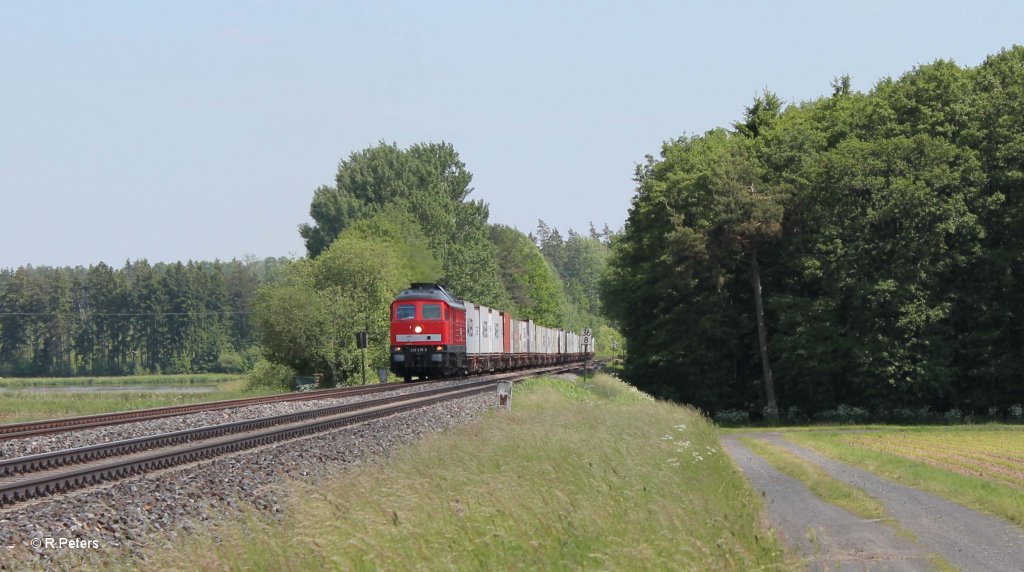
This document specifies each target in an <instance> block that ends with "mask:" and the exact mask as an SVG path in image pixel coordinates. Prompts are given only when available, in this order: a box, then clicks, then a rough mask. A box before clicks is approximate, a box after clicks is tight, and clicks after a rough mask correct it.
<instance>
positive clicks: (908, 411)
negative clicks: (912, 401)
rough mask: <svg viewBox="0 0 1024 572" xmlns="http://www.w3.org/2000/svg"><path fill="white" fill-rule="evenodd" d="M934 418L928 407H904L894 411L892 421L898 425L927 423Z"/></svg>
mask: <svg viewBox="0 0 1024 572" xmlns="http://www.w3.org/2000/svg"><path fill="white" fill-rule="evenodd" d="M931 418H932V411H931V409H929V408H927V407H902V408H899V409H893V410H892V420H893V421H896V422H897V423H925V422H927V421H929V420H930V419H931Z"/></svg>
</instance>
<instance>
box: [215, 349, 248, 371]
mask: <svg viewBox="0 0 1024 572" xmlns="http://www.w3.org/2000/svg"><path fill="white" fill-rule="evenodd" d="M217 371H218V372H220V373H242V372H243V371H245V362H244V361H243V360H242V355H241V354H239V353H238V352H236V351H235V350H232V349H227V350H224V351H222V352H220V356H219V357H218V358H217Z"/></svg>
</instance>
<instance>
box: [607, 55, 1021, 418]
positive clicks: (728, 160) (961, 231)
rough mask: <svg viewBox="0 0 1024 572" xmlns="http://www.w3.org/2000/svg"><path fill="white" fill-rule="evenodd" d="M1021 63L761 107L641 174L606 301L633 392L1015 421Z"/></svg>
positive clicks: (682, 142) (682, 141)
mask: <svg viewBox="0 0 1024 572" xmlns="http://www.w3.org/2000/svg"><path fill="white" fill-rule="evenodd" d="M1021 117H1024V48H1022V47H1014V48H1012V49H1009V50H1004V51H1002V52H1000V53H998V54H996V55H993V56H990V57H988V58H987V59H986V60H985V61H984V62H983V63H982V64H980V65H979V66H977V67H973V68H970V67H961V66H958V65H956V64H955V63H953V62H949V61H942V60H939V61H936V62H934V63H931V64H928V65H922V66H919V67H917V68H915V69H913V70H911V71H910V72H908V73H906V74H904V75H903V76H902V77H900V78H898V79H892V78H886V79H883V80H881V81H879V82H878V83H877V84H876V85H875V86H874V87H873V89H871V90H870V91H869V92H867V93H860V92H855V91H853V90H851V88H850V81H849V78H847V77H841V78H838V79H837V80H836V81H835V82H834V85H833V91H832V94H831V95H830V96H827V97H821V98H819V99H816V100H813V101H808V102H804V103H800V104H794V105H788V106H787V105H784V104H783V102H782V101H781V100H780V99H779V98H778V97H776V96H775V95H773V94H771V93H765V94H764V95H763V96H761V97H758V98H757V99H756V100H755V102H754V104H753V105H751V106H750V107H749V108H747V109H746V111H745V113H744V114H743V116H742V118H741V119H740V120H738V121H737V122H736V123H734V124H733V125H732V126H730V127H729V128H718V129H714V130H712V131H709V132H707V133H704V134H702V135H692V136H683V137H679V138H677V139H674V140H671V141H668V142H666V143H665V144H664V145H663V146H662V148H661V153H660V156H659V157H657V158H655V157H650V156H649V157H648V158H647V159H646V161H645V162H644V163H642V164H641V165H639V166H638V168H637V171H636V178H635V180H636V195H635V197H634V198H633V202H632V206H631V208H630V212H629V218H628V221H627V224H626V227H625V229H624V231H623V233H622V235H621V236H620V237H618V238H617V239H616V240H615V244H614V247H613V249H612V255H611V261H610V263H609V269H608V272H607V274H606V276H605V278H604V280H603V283H602V296H603V301H604V304H605V307H606V309H607V311H608V313H609V315H610V316H611V317H612V318H613V319H614V320H615V322H616V323H617V324H618V325H619V326H620V327H621V330H622V331H623V333H624V335H625V337H626V339H627V345H628V352H629V353H628V359H627V361H626V364H625V375H626V377H627V379H628V380H629V381H630V382H631V383H634V384H635V385H637V386H639V387H641V388H643V389H645V390H648V391H651V392H653V393H654V394H656V395H658V396H660V397H664V398H670V399H675V400H679V401H685V402H689V403H694V404H696V405H698V406H700V407H702V408H704V409H706V410H709V411H718V410H726V409H733V410H741V411H746V412H753V413H755V415H760V414H762V413H764V414H766V415H768V416H771V415H774V414H777V413H778V414H781V415H783V416H789V417H792V418H800V417H802V416H806V415H813V414H825V413H826V412H829V411H834V410H836V409H837V408H838V407H839V406H840V405H845V406H848V407H859V408H862V409H864V410H869V411H871V412H874V413H876V414H881V415H885V414H890V413H892V412H895V411H906V410H908V409H912V408H918V409H920V408H931V409H932V410H934V411H940V412H941V411H947V410H950V409H954V408H955V409H957V410H962V411H968V412H970V411H973V412H978V413H984V412H987V411H989V412H999V411H1006V410H1007V408H1009V407H1010V406H1012V405H1013V404H1019V403H1021V402H1022V401H1024V353H1022V352H1021V349H1022V348H1024V288H1022V287H1021V284H1022V278H1024V122H1022V121H1021Z"/></svg>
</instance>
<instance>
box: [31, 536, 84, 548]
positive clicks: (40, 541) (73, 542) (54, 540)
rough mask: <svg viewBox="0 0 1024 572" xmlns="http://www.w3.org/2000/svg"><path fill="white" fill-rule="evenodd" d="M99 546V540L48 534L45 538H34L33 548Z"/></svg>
mask: <svg viewBox="0 0 1024 572" xmlns="http://www.w3.org/2000/svg"><path fill="white" fill-rule="evenodd" d="M99 547H100V541H99V540H86V539H84V538H63V537H52V536H47V537H45V538H33V539H32V548H47V549H52V550H65V549H71V550H98V549H99Z"/></svg>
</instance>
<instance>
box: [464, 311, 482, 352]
mask: <svg viewBox="0 0 1024 572" xmlns="http://www.w3.org/2000/svg"><path fill="white" fill-rule="evenodd" d="M464 304H465V305H466V353H467V354H478V353H480V336H479V335H478V333H479V327H480V310H479V309H478V308H477V306H476V305H475V304H473V303H472V302H464Z"/></svg>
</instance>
